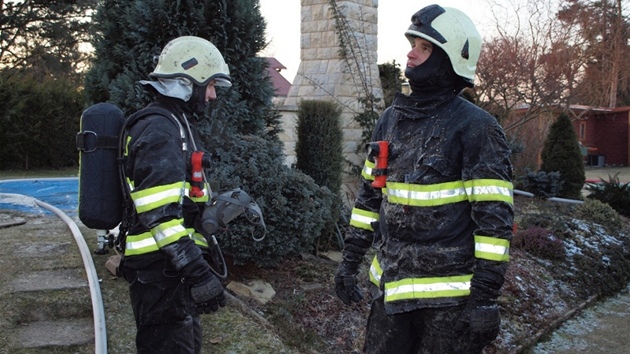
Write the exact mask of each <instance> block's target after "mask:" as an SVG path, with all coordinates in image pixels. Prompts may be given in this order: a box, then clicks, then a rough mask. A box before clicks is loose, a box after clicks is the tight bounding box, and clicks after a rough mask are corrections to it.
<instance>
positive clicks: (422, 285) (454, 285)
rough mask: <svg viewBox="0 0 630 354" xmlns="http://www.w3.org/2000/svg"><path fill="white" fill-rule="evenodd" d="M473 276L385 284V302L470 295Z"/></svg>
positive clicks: (407, 280)
mask: <svg viewBox="0 0 630 354" xmlns="http://www.w3.org/2000/svg"><path fill="white" fill-rule="evenodd" d="M470 279H472V274H470V275H461V276H450V277H433V278H409V279H402V280H398V281H394V282H389V283H386V284H385V302H389V301H397V300H409V299H427V298H439V297H457V296H468V295H470Z"/></svg>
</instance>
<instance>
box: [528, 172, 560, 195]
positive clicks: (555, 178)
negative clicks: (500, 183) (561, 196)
mask: <svg viewBox="0 0 630 354" xmlns="http://www.w3.org/2000/svg"><path fill="white" fill-rule="evenodd" d="M525 173H526V175H525V176H521V177H519V178H518V182H519V183H520V185H521V186H522V188H523V189H524V190H525V191H527V192H530V193H533V194H534V195H535V196H537V197H541V198H551V197H555V196H556V195H558V193H559V191H560V188H561V187H562V181H561V180H560V172H545V171H538V172H532V171H531V170H530V169H525Z"/></svg>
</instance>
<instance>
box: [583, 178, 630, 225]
mask: <svg viewBox="0 0 630 354" xmlns="http://www.w3.org/2000/svg"><path fill="white" fill-rule="evenodd" d="M608 179H609V180H608V181H605V180H603V179H601V182H600V183H588V184H587V186H586V190H587V191H588V192H590V194H589V195H588V198H589V199H596V200H599V201H600V202H602V203H606V204H608V205H610V206H611V207H612V208H613V209H615V210H616V211H617V212H618V213H619V214H621V215H624V216H630V182H629V183H621V182H619V177H618V175H617V174H616V175H614V176H612V177H611V176H610V175H609V176H608Z"/></svg>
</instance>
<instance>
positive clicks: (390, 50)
mask: <svg viewBox="0 0 630 354" xmlns="http://www.w3.org/2000/svg"><path fill="white" fill-rule="evenodd" d="M300 3H301V1H300V0H260V12H261V13H262V15H263V16H264V17H265V19H266V20H267V37H268V38H267V39H268V40H269V41H270V44H269V46H268V47H267V49H266V50H265V51H264V52H263V53H262V55H263V56H268V57H275V58H276V59H277V60H278V61H279V62H280V63H281V64H283V65H284V66H285V67H286V68H287V69H285V70H282V72H281V74H282V75H283V76H284V77H285V78H286V79H287V80H289V81H290V82H293V78H294V77H295V74H296V73H297V69H298V67H299V65H300V16H301V14H300ZM434 3H437V4H439V5H441V6H447V7H454V8H457V9H459V10H461V11H463V12H464V13H466V14H467V15H468V16H470V18H471V19H472V21H473V22H474V23H475V25H476V26H477V30H478V31H479V32H480V33H481V35H482V37H483V36H484V32H487V28H488V27H489V25H491V24H490V22H489V21H491V14H490V13H489V11H488V10H487V9H488V4H487V2H486V1H480V0H441V1H425V0H422V1H421V0H380V1H379V3H378V64H382V63H387V62H391V61H392V60H396V63H399V64H400V65H401V69H403V70H404V65H405V63H406V62H407V53H408V52H409V49H410V47H409V42H408V41H407V39H406V38H405V36H404V33H405V30H406V29H407V27H409V24H410V23H411V15H413V14H414V13H415V12H416V11H418V10H420V9H421V8H423V7H425V6H427V5H431V4H434Z"/></svg>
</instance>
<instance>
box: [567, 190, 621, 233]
mask: <svg viewBox="0 0 630 354" xmlns="http://www.w3.org/2000/svg"><path fill="white" fill-rule="evenodd" d="M587 189H588V187H587ZM626 194H630V192H628V190H627V189H626ZM628 202H630V198H628ZM575 217H576V218H579V219H583V220H588V221H592V222H594V223H597V224H600V225H602V226H603V227H605V228H606V230H608V231H609V232H613V233H614V232H619V231H620V230H624V229H626V228H627V226H626V223H625V222H624V220H623V219H621V217H620V216H619V213H618V212H617V211H616V210H615V209H614V208H613V207H611V206H610V205H608V204H606V203H604V202H601V201H599V200H597V199H594V198H587V199H586V200H585V201H584V203H583V204H580V205H578V206H577V207H576V208H575Z"/></svg>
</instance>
